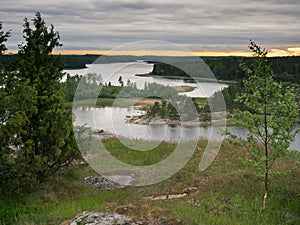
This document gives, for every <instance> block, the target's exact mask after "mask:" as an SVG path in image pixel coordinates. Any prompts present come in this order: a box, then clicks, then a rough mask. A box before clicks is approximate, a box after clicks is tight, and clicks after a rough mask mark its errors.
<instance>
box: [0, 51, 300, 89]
mask: <svg viewBox="0 0 300 225" xmlns="http://www.w3.org/2000/svg"><path fill="white" fill-rule="evenodd" d="M99 56H100V55H89V54H88V55H61V58H62V59H63V60H64V62H65V69H82V68H86V65H87V64H91V63H93V62H95V60H96V61H98V62H97V63H112V62H132V61H136V60H144V61H147V62H149V63H154V67H153V71H152V72H151V73H150V75H157V76H168V77H172V76H180V77H189V75H188V74H186V73H185V72H183V71H182V70H180V69H178V68H176V67H174V66H171V65H169V64H165V63H160V62H159V61H160V60H161V61H164V60H162V59H164V58H172V60H173V61H174V62H176V61H180V60H181V59H182V58H184V57H164V56H162V57H152V56H144V57H136V56H102V57H100V58H101V61H100V60H99ZM12 57H14V55H3V57H2V59H1V63H3V64H6V65H9V61H10V59H11V58H12ZM97 59H98V60H97ZM201 59H202V60H203V61H204V62H205V63H206V64H207V65H208V66H209V68H210V69H211V71H212V72H213V73H214V75H215V77H216V79H218V80H235V81H240V80H242V79H243V78H244V77H245V73H244V71H243V70H242V69H241V67H240V64H241V63H245V64H250V63H251V62H252V60H253V58H252V57H233V56H227V57H201ZM155 60H156V62H154V61H155ZM267 60H269V62H270V63H271V65H272V69H273V71H274V73H275V78H276V80H278V81H283V82H293V83H298V84H299V83H300V57H299V56H291V57H270V58H268V59H267ZM184 62H185V65H184V66H185V67H189V68H193V66H194V65H195V61H193V60H191V61H188V60H187V62H186V60H184ZM196 63H198V62H196ZM199 77H202V78H205V73H204V74H203V73H202V74H201V73H199Z"/></svg>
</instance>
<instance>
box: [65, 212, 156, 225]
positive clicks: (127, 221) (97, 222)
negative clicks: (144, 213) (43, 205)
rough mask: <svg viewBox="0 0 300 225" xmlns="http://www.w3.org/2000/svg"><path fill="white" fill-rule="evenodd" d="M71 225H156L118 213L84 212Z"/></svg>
mask: <svg viewBox="0 0 300 225" xmlns="http://www.w3.org/2000/svg"><path fill="white" fill-rule="evenodd" d="M69 225H155V223H153V222H150V221H142V220H137V219H134V218H131V217H129V216H125V215H121V214H118V213H108V212H100V213H95V212H83V213H81V214H79V215H77V216H76V217H75V218H74V219H73V220H72V221H71V222H70V223H69Z"/></svg>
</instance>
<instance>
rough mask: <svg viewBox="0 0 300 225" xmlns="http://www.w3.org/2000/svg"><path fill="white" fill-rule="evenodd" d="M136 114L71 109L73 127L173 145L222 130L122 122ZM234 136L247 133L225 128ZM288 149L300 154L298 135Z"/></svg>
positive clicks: (111, 109) (213, 137) (127, 110)
mask: <svg viewBox="0 0 300 225" xmlns="http://www.w3.org/2000/svg"><path fill="white" fill-rule="evenodd" d="M138 113H139V111H138V110H135V109H134V108H133V107H124V108H120V107H86V106H85V107H77V108H76V109H74V114H75V116H76V120H75V125H84V124H86V126H88V127H91V128H93V129H103V130H104V131H106V132H111V133H114V134H116V135H118V136H122V137H126V138H131V139H142V140H155V141H171V142H176V141H178V140H179V139H180V138H182V140H197V139H208V138H210V140H216V141H219V140H221V139H222V136H221V134H220V132H221V131H222V130H224V127H219V126H200V127H199V126H197V127H182V126H175V127H172V126H168V125H166V124H164V125H154V124H152V125H140V124H132V123H126V115H136V114H138ZM229 129H230V130H231V131H232V132H233V133H234V134H236V135H238V136H241V137H245V136H246V135H247V131H246V130H245V129H243V128H240V127H229ZM290 149H297V150H298V151H300V134H298V135H297V136H296V140H295V142H294V143H292V145H291V147H290Z"/></svg>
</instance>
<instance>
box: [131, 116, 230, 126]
mask: <svg viewBox="0 0 300 225" xmlns="http://www.w3.org/2000/svg"><path fill="white" fill-rule="evenodd" d="M227 120H228V119H225V120H224V119H220V120H210V121H204V120H200V119H199V120H191V121H180V120H172V119H168V118H161V117H158V116H156V117H152V118H147V117H145V116H130V117H127V118H126V122H127V123H132V124H138V125H168V126H173V127H175V126H183V127H197V126H210V125H218V126H223V125H226V123H227Z"/></svg>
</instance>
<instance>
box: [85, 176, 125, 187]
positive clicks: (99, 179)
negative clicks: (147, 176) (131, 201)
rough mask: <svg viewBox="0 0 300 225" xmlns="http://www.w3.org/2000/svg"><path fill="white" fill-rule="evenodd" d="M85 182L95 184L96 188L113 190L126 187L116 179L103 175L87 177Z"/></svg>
mask: <svg viewBox="0 0 300 225" xmlns="http://www.w3.org/2000/svg"><path fill="white" fill-rule="evenodd" d="M83 183H85V184H87V185H90V186H93V187H94V188H95V189H106V190H112V189H115V188H123V187H124V186H122V185H120V184H118V183H116V182H114V181H111V180H109V179H107V178H105V177H104V176H101V175H97V176H89V177H86V178H84V179H83Z"/></svg>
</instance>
